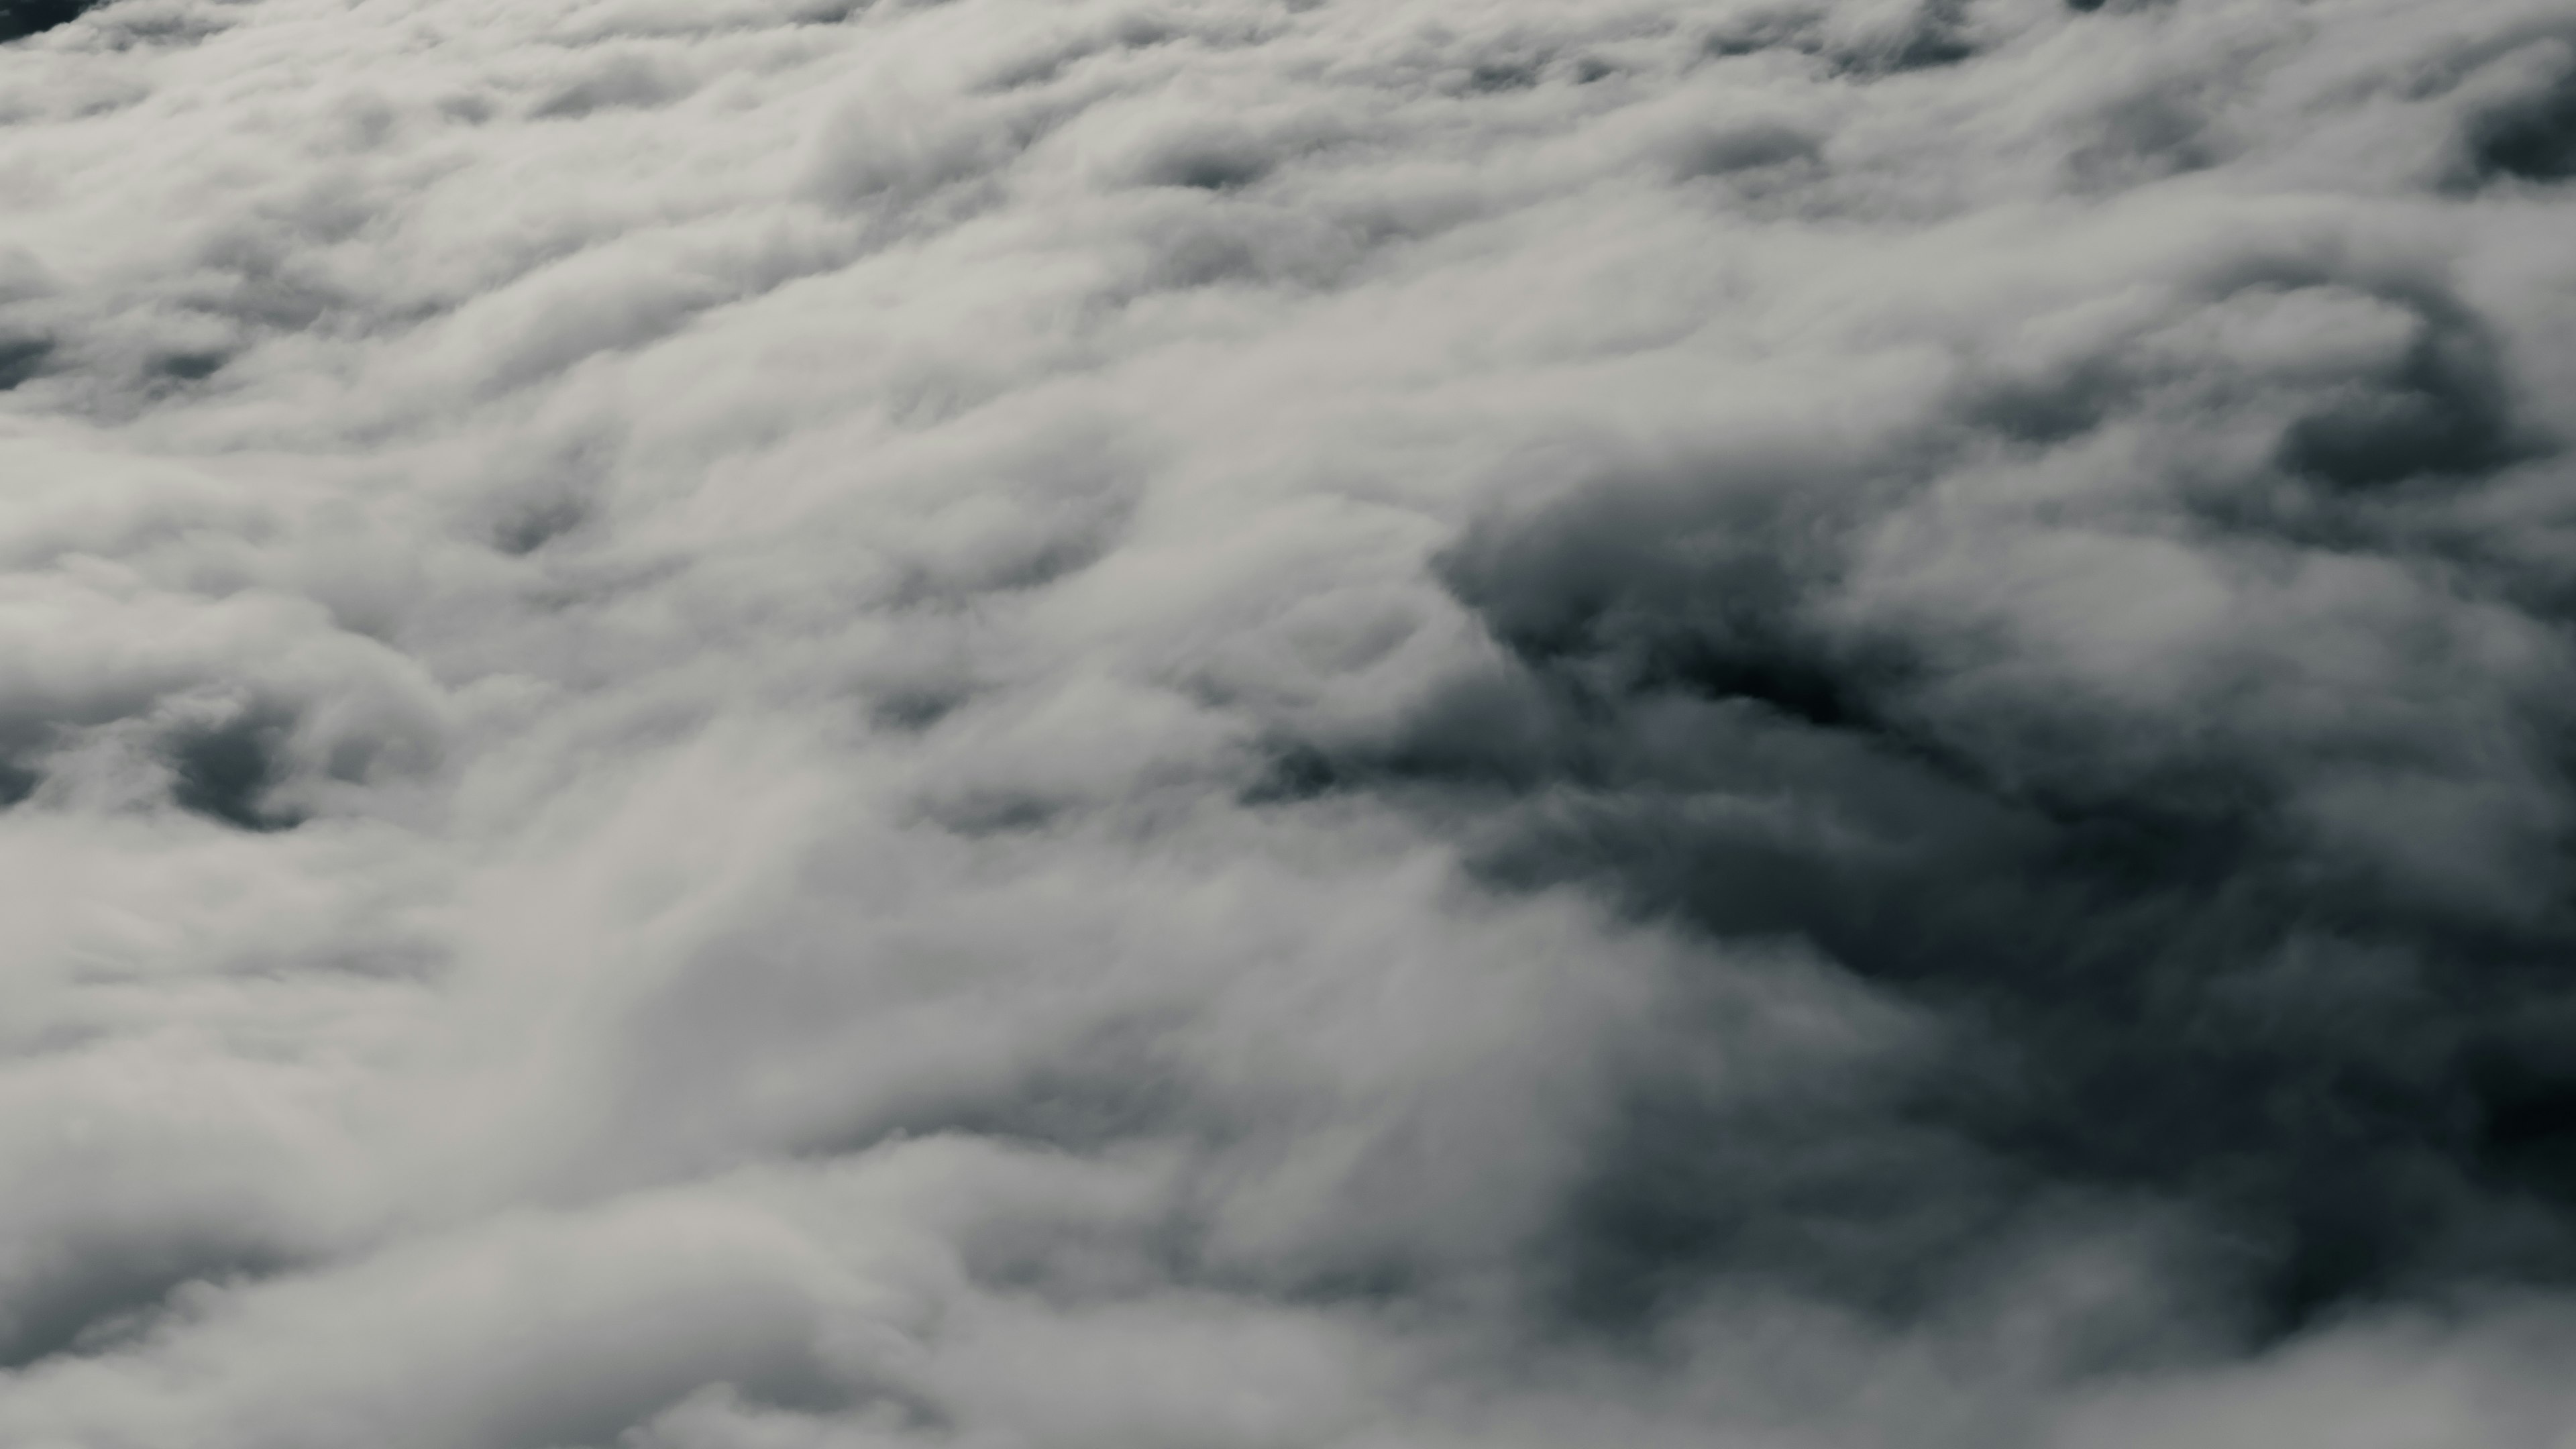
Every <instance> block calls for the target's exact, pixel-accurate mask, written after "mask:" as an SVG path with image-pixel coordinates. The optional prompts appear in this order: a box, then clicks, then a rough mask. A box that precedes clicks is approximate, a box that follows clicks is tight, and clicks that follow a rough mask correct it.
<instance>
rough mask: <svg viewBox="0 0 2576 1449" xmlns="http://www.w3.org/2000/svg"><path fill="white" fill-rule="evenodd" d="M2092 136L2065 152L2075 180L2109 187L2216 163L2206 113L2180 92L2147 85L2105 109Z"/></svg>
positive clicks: (2189, 171)
mask: <svg viewBox="0 0 2576 1449" xmlns="http://www.w3.org/2000/svg"><path fill="white" fill-rule="evenodd" d="M2097 125H2098V131H2097V134H2096V135H2095V137H2094V139H2093V140H2091V141H2090V142H2088V143H2086V144H2084V145H2082V146H2079V147H2077V148H2076V149H2075V151H2074V152H2073V153H2072V154H2071V155H2069V156H2068V158H2067V166H2068V169H2069V170H2070V171H2071V172H2072V173H2073V174H2074V177H2075V179H2076V180H2077V181H2079V182H2081V183H2083V184H2085V185H2087V186H2091V187H2096V188H2108V187H2116V186H2120V185H2124V184H2132V183H2135V182H2138V181H2143V180H2150V179H2153V178H2156V177H2163V176H2179V175H2186V174H2188V173H2191V172H2194V171H2204V170H2207V169H2208V168H2210V167H2212V166H2215V165H2217V164H2218V162H2219V160H2220V159H2221V157H2220V155H2219V150H2218V147H2217V146H2216V145H2214V144H2213V143H2212V142H2211V139H2210V133H2209V117H2208V116H2207V115H2206V114H2204V113H2203V112H2202V111H2201V109H2200V108H2199V107H2197V106H2195V105H2194V104H2192V102H2191V101H2190V100H2189V99H2188V98H2186V97H2183V96H2177V95H2172V94H2168V93H2166V92H2164V91H2150V92H2148V93H2145V94H2142V95H2136V96H2131V97H2129V98H2128V99H2126V100H2123V101H2121V102H2119V103H2118V104H2116V105H2113V106H2111V107H2109V108H2107V109H2106V110H2104V111H2103V112H2102V113H2101V115H2100V118H2099V120H2098V122H2097Z"/></svg>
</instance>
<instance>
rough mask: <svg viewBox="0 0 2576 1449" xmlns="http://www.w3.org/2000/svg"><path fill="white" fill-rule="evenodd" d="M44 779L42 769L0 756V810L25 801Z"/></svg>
mask: <svg viewBox="0 0 2576 1449" xmlns="http://www.w3.org/2000/svg"><path fill="white" fill-rule="evenodd" d="M44 780H45V774H44V772H43V771H42V770H37V769H31V768H29V767H28V766H25V765H21V764H19V763H18V762H17V761H15V760H11V759H5V758H0V810H5V809H7V808H8V807H10V806H12V805H21V804H24V803H26V800H27V797H28V796H30V795H33V794H35V793H36V787H37V786H38V785H41V784H43V783H44Z"/></svg>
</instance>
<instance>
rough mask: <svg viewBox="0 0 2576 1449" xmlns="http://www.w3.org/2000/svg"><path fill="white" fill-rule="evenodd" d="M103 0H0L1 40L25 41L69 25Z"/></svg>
mask: <svg viewBox="0 0 2576 1449" xmlns="http://www.w3.org/2000/svg"><path fill="white" fill-rule="evenodd" d="M101 3H103V0H0V42H4V41H11V40H23V39H25V38H26V37H28V36H30V35H36V34H40V33H42V32H44V31H48V30H51V29H53V28H54V27H55V26H58V25H69V24H70V23H71V22H73V21H75V20H78V19H79V18H81V16H83V15H85V14H87V13H89V12H90V11H92V10H95V9H97V8H98V7H99V5H100V4H101Z"/></svg>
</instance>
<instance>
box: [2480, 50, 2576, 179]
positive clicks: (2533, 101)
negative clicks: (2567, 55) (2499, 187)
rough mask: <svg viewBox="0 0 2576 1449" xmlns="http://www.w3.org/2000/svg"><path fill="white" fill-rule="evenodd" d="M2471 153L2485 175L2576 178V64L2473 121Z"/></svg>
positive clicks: (2483, 176)
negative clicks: (2535, 89) (2529, 92)
mask: <svg viewBox="0 0 2576 1449" xmlns="http://www.w3.org/2000/svg"><path fill="white" fill-rule="evenodd" d="M2468 140H2469V157H2470V161H2471V164H2473V165H2474V166H2475V167H2476V168H2477V172H2478V175H2479V176H2480V178H2481V179H2490V180H2491V179H2493V178H2496V177H2499V176H2512V177H2517V178H2519V179H2521V180H2524V181H2541V182H2555V181H2565V180H2567V179H2568V178H2570V177H2576V69H2571V70H2570V71H2569V72H2568V73H2567V74H2564V75H2562V76H2560V77H2559V78H2558V80H2557V81H2556V82H2555V83H2553V84H2551V85H2549V86H2546V87H2544V88H2542V89H2540V90H2538V91H2536V92H2534V93H2532V94H2530V95H2527V96H2523V97H2521V98H2519V99H2517V100H2514V101H2512V102H2509V103H2507V104H2505V105H2502V106H2499V107H2496V108H2495V109H2492V110H2489V111H2487V112H2485V113H2483V114H2481V115H2479V116H2478V117H2477V118H2476V119H2475V120H2473V121H2472V122H2471V123H2470V125H2469V137H2468Z"/></svg>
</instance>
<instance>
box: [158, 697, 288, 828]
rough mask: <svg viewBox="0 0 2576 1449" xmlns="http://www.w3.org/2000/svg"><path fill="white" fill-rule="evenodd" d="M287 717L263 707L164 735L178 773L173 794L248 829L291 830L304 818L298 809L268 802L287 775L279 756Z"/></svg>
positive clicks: (194, 808) (183, 804)
mask: <svg viewBox="0 0 2576 1449" xmlns="http://www.w3.org/2000/svg"><path fill="white" fill-rule="evenodd" d="M287 728H288V726H287V723H286V722H285V721H284V720H281V719H277V718H275V717H273V716H271V715H268V714H266V713H264V712H262V711H259V710H243V711H240V712H239V713H236V714H234V715H232V716H230V717H228V718H225V719H222V720H217V721H212V722H206V723H191V724H188V725H185V726H182V727H180V728H178V729H175V730H173V731H171V732H170V733H169V734H168V735H167V736H165V737H164V739H163V740H162V746H161V748H162V752H163V754H164V755H165V756H166V757H167V758H168V760H169V762H170V765H171V768H172V769H173V770H174V771H175V772H176V776H177V778H176V779H175V780H174V781H173V783H172V785H171V792H170V793H171V798H172V800H173V801H174V802H175V803H177V805H178V806H179V808H181V809H183V810H186V811H189V812H191V813H192V814H197V815H203V816H205V817H207V818H208V819H211V820H220V821H222V822H224V823H225V824H227V825H234V826H238V827H240V828H241V829H243V830H250V831H259V832H269V831H278V830H291V829H293V828H295V827H296V826H298V825H301V824H303V823H304V816H302V815H300V814H298V813H295V812H293V811H281V810H273V809H271V808H269V805H268V796H269V792H270V791H271V790H272V789H274V788H275V787H276V786H277V785H278V784H279V783H280V782H281V781H283V780H284V778H285V775H286V771H285V769H284V768H283V766H282V764H281V762H280V756H281V754H282V752H283V750H284V747H285V737H286V733H287Z"/></svg>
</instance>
